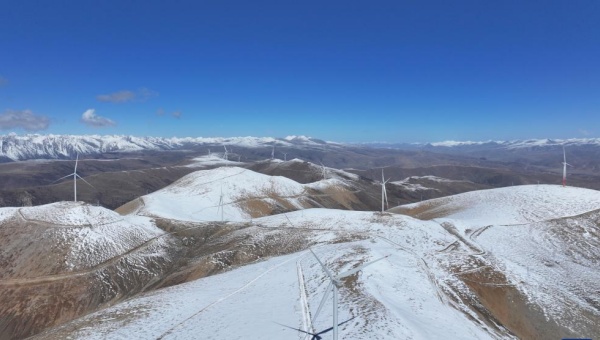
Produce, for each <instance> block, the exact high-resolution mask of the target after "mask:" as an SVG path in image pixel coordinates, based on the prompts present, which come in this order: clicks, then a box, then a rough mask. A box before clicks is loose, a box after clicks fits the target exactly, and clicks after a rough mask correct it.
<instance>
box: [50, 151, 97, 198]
mask: <svg viewBox="0 0 600 340" xmlns="http://www.w3.org/2000/svg"><path fill="white" fill-rule="evenodd" d="M78 162H79V154H77V158H75V169H74V170H73V173H72V174H68V175H66V176H64V177H61V178H59V179H57V180H56V181H54V182H52V183H55V182H58V181H60V180H61V179H63V178H67V177H70V176H73V202H77V177H79V179H81V180H82V181H84V182H85V183H87V185H89V186H91V187H92V188H94V186H93V185H91V184H90V183H89V182H88V181H86V180H85V179H83V177H81V176H79V175H78V174H77V163H78ZM94 189H95V188H94Z"/></svg>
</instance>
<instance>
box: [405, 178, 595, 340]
mask: <svg viewBox="0 0 600 340" xmlns="http://www.w3.org/2000/svg"><path fill="white" fill-rule="evenodd" d="M393 210H394V211H398V212H404V213H408V214H411V215H413V216H417V217H421V218H427V219H433V220H434V221H436V222H438V223H440V225H442V226H443V227H444V228H446V229H447V230H448V231H449V232H450V233H452V234H454V235H456V237H457V238H458V239H459V240H460V242H459V243H460V246H462V247H463V248H464V250H465V251H467V252H473V253H479V254H481V255H480V258H481V259H484V260H485V261H487V262H485V263H484V261H481V262H477V263H478V264H477V265H478V266H483V265H485V266H488V267H487V269H486V270H489V268H492V267H493V268H494V271H496V272H501V273H502V275H503V276H505V278H503V279H500V280H499V281H498V282H496V283H497V284H498V285H504V284H507V283H509V282H510V283H518V288H519V289H520V291H521V295H522V296H521V298H523V299H525V300H526V302H527V303H528V304H530V305H535V306H537V307H538V308H539V312H540V314H541V315H543V317H544V318H546V319H548V320H554V323H556V325H555V327H556V328H557V329H562V331H563V332H572V334H580V335H581V334H584V335H587V336H590V335H597V334H600V298H599V297H600V251H599V250H600V227H599V225H600V192H598V191H596V190H589V189H582V188H573V187H561V186H557V185H529V186H518V187H508V188H500V189H492V190H485V191H476V192H469V193H464V194H459V195H456V196H451V197H445V198H440V199H435V200H430V201H427V202H422V203H417V204H411V205H405V206H402V207H398V208H395V209H393ZM453 247H455V248H456V249H459V244H458V243H457V244H455V245H453ZM465 262H466V261H465ZM477 265H473V264H469V263H463V269H464V270H475V271H476V270H477V268H478V267H477ZM490 266H491V267H490ZM465 268H468V269H465ZM530 317H531V316H530ZM546 327H547V328H551V327H548V326H547V325H546ZM559 331H560V330H559Z"/></svg>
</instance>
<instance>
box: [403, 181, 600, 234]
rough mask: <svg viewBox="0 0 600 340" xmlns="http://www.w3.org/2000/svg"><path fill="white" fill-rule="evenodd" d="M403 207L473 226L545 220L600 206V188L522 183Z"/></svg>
mask: <svg viewBox="0 0 600 340" xmlns="http://www.w3.org/2000/svg"><path fill="white" fill-rule="evenodd" d="M400 209H401V210H409V211H410V210H413V209H421V210H424V211H425V213H426V214H427V215H428V216H429V218H436V219H440V218H445V219H452V220H457V221H461V223H467V224H471V225H478V226H485V225H490V224H515V223H530V222H538V221H545V220H549V219H553V218H561V217H566V216H573V215H578V214H582V213H584V212H588V211H592V210H595V209H600V191H597V190H591V189H583V188H575V187H562V186H558V185H545V184H541V185H521V186H512V187H505V188H497V189H489V190H480V191H471V192H466V193H462V194H458V195H454V196H448V197H442V198H436V199H432V200H429V201H425V202H419V203H413V204H407V205H404V206H402V207H400Z"/></svg>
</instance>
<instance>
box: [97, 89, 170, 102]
mask: <svg viewBox="0 0 600 340" xmlns="http://www.w3.org/2000/svg"><path fill="white" fill-rule="evenodd" d="M156 96H158V92H156V91H153V90H150V89H147V88H145V87H142V88H141V89H139V90H137V91H135V92H134V91H129V90H121V91H117V92H113V93H109V94H99V95H97V96H96V99H97V100H98V101H101V102H105V103H127V102H132V101H139V102H143V101H146V100H148V99H150V98H152V97H156Z"/></svg>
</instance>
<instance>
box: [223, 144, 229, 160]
mask: <svg viewBox="0 0 600 340" xmlns="http://www.w3.org/2000/svg"><path fill="white" fill-rule="evenodd" d="M223 148H225V153H224V154H223V158H224V159H225V160H227V155H228V154H229V151H227V147H226V146H225V145H223Z"/></svg>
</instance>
